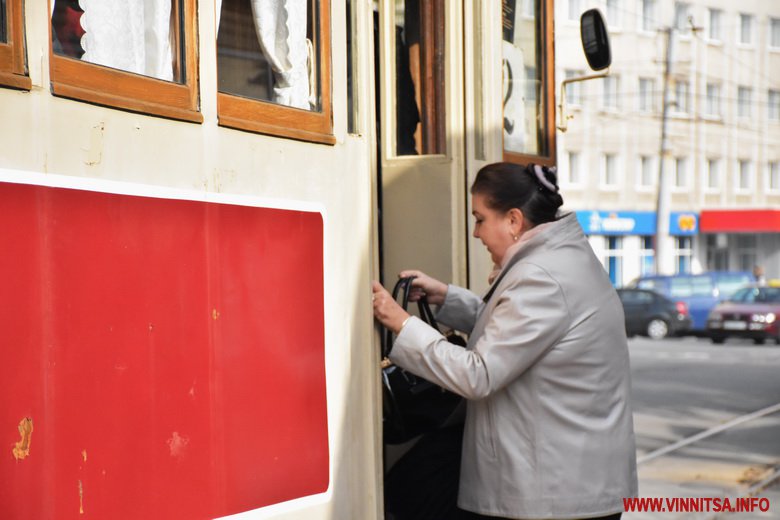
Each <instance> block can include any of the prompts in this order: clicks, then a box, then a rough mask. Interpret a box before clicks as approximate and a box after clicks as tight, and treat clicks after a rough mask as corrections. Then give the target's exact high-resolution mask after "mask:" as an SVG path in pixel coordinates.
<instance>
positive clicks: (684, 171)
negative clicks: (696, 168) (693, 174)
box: [674, 157, 688, 188]
mask: <svg viewBox="0 0 780 520" xmlns="http://www.w3.org/2000/svg"><path fill="white" fill-rule="evenodd" d="M674 186H675V187H676V188H685V187H687V186H688V159H686V158H685V157H676V158H675V159H674Z"/></svg>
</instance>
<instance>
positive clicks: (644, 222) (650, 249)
mask: <svg viewBox="0 0 780 520" xmlns="http://www.w3.org/2000/svg"><path fill="white" fill-rule="evenodd" d="M575 213H576V215H577V220H578V221H579V223H580V225H581V226H582V229H583V231H584V232H585V234H586V235H588V239H589V241H590V245H591V247H592V248H593V251H594V252H595V253H596V256H598V257H599V258H600V259H601V261H602V263H603V264H604V268H605V269H606V270H607V273H609V277H610V280H612V283H613V284H614V285H615V286H616V287H621V286H623V285H626V284H628V283H629V282H630V281H631V280H633V279H635V278H637V277H639V276H642V275H647V274H653V273H654V272H655V233H656V214H655V212H654V211H595V210H586V211H576V212H575ZM698 232H699V216H698V215H697V214H696V213H694V212H690V211H686V212H672V213H671V214H670V215H669V236H670V238H669V240H670V241H671V251H672V252H673V255H674V266H675V272H677V273H687V272H699V271H701V270H702V268H701V263H700V262H699V260H698V255H697V254H696V251H697V249H696V239H695V237H696V235H697V234H698Z"/></svg>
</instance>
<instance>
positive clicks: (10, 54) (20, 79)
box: [0, 0, 32, 90]
mask: <svg viewBox="0 0 780 520" xmlns="http://www.w3.org/2000/svg"><path fill="white" fill-rule="evenodd" d="M5 9H6V25H7V27H6V29H7V33H6V36H7V40H8V41H7V42H6V43H0V85H2V86H5V87H12V88H18V89H23V90H30V88H32V82H31V81H30V77H29V76H28V75H27V66H26V63H25V59H24V7H23V4H22V0H7V1H6V3H5Z"/></svg>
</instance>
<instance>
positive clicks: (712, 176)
mask: <svg viewBox="0 0 780 520" xmlns="http://www.w3.org/2000/svg"><path fill="white" fill-rule="evenodd" d="M719 168H720V161H718V159H707V187H708V188H712V189H715V188H717V187H719V186H720V175H719Z"/></svg>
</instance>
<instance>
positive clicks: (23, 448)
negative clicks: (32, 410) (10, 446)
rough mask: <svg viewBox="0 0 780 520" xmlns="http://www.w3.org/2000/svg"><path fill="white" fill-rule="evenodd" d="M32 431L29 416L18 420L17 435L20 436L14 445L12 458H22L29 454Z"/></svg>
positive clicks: (31, 422)
mask: <svg viewBox="0 0 780 520" xmlns="http://www.w3.org/2000/svg"><path fill="white" fill-rule="evenodd" d="M32 432H33V421H32V418H31V417H25V418H24V419H22V420H21V421H20V422H19V435H21V436H22V438H21V439H20V440H19V442H17V443H16V444H15V445H14V450H13V452H14V458H15V459H16V460H22V459H25V458H27V457H28V456H29V455H30V438H31V437H32Z"/></svg>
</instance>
